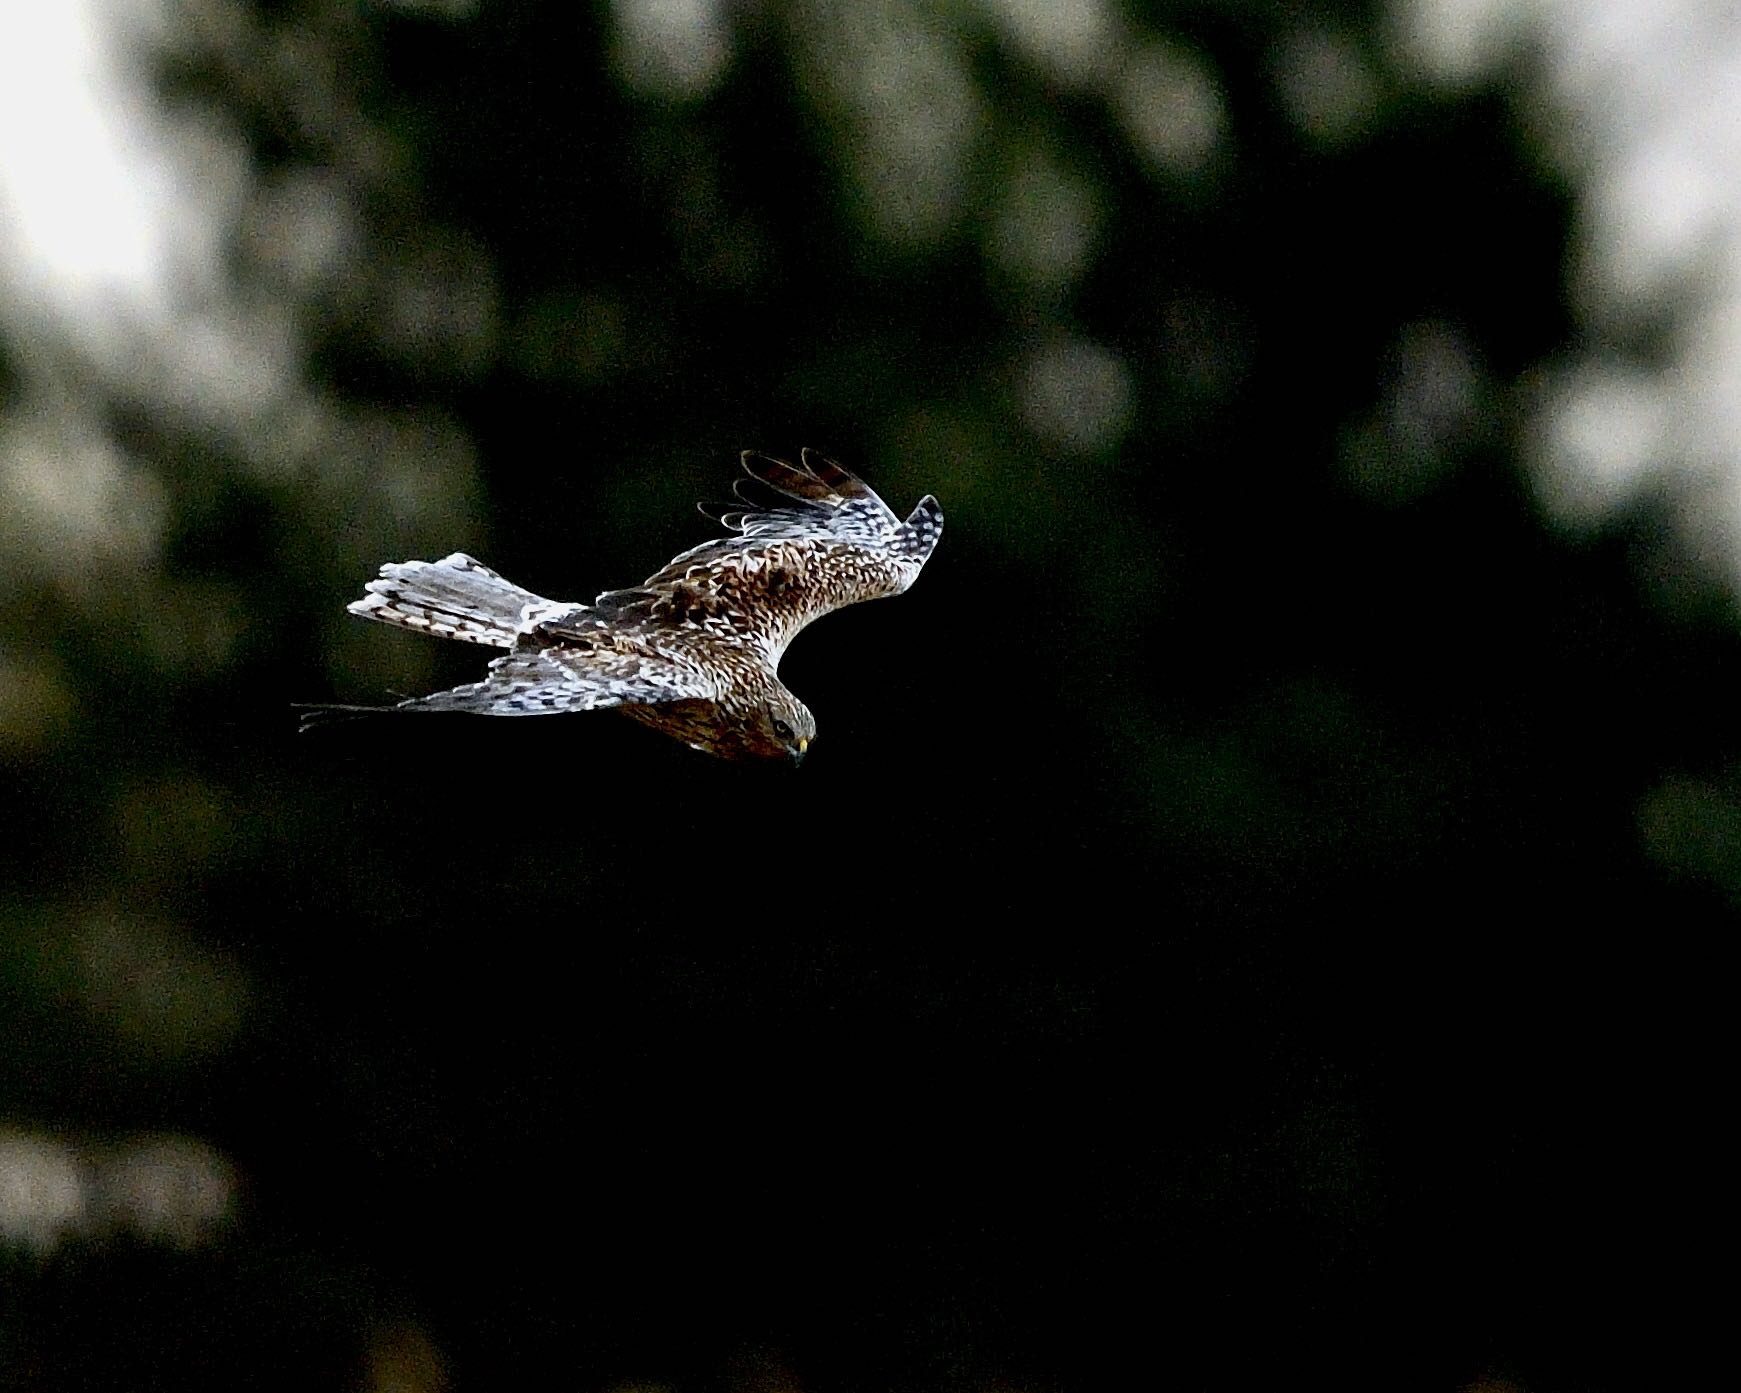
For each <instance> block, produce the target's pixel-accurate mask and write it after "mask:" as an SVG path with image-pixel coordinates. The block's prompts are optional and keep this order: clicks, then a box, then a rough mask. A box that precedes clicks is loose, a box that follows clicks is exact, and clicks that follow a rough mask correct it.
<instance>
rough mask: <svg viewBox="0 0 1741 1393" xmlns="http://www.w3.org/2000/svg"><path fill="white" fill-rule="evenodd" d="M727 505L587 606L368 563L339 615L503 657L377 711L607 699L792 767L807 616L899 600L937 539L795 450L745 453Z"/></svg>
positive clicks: (925, 515) (585, 705) (925, 503)
mask: <svg viewBox="0 0 1741 1393" xmlns="http://www.w3.org/2000/svg"><path fill="white" fill-rule="evenodd" d="M743 467H744V471H745V474H746V476H747V477H745V478H741V479H739V480H738V481H737V483H736V485H735V486H734V488H733V492H734V493H735V494H736V495H737V499H738V501H737V502H735V503H732V504H728V505H713V504H707V503H703V504H702V505H701V510H702V512H704V513H706V514H707V515H708V516H709V517H712V518H715V519H717V520H718V521H719V522H720V523H722V524H723V525H724V526H725V527H726V528H727V529H728V530H729V531H730V532H731V533H732V534H733V535H731V536H729V537H721V538H718V539H716V540H714V541H711V542H703V543H702V544H701V545H700V546H698V547H692V548H691V549H690V550H688V551H686V552H683V553H682V554H681V555H679V556H676V557H674V558H672V560H671V562H670V563H669V564H668V565H666V566H665V567H664V568H662V569H661V570H659V571H656V572H655V573H654V574H652V575H650V576H648V577H647V579H646V580H644V581H642V582H641V584H639V585H637V586H634V587H632V588H630V589H627V590H607V591H605V592H604V594H602V595H600V596H599V597H598V598H597V599H595V600H594V601H593V602H592V603H591V604H580V603H574V602H564V601H558V600H546V599H542V598H540V597H539V596H537V595H534V594H532V593H531V592H530V591H529V590H522V589H521V588H520V587H519V586H517V585H515V584H513V583H512V582H510V581H506V580H503V579H502V577H501V576H499V575H497V574H496V573H495V572H494V571H492V570H491V569H490V568H489V567H488V566H485V565H483V564H482V563H481V562H479V561H475V560H473V559H472V558H471V557H469V556H467V555H466V554H465V553H464V552H454V553H453V554H452V555H451V556H444V557H443V558H442V559H441V560H439V561H401V562H395V563H392V564H389V565H386V566H383V567H381V574H380V577H379V578H378V579H376V580H372V581H370V582H369V583H368V585H367V586H366V587H365V589H366V590H367V591H368V593H367V594H365V595H364V596H363V598H362V599H360V600H358V601H356V602H355V603H354V604H352V605H350V606H349V607H348V608H349V610H350V612H351V613H352V614H357V615H361V616H362V617H363V618H364V619H374V620H377V621H378V622H380V623H383V624H395V625H398V626H399V627H400V628H405V629H415V630H417V631H419V632H420V633H426V634H434V635H436V636H437V637H438V638H451V639H460V640H462V641H464V642H467V643H481V644H485V645H487V646H489V647H492V648H502V649H506V650H507V651H506V652H505V653H504V654H503V655H502V656H501V657H499V658H497V659H495V660H494V661H493V662H491V664H490V667H489V675H488V676H486V677H485V678H484V680H483V681H481V682H472V683H469V684H467V685H466V686H463V687H454V688H452V689H451V690H449V691H445V692H436V693H434V694H433V695H431V696H424V697H413V698H411V699H409V700H407V701H401V702H400V703H398V705H396V706H388V707H331V706H328V707H318V708H316V709H315V711H314V713H313V716H312V719H316V720H318V719H319V717H320V716H321V715H322V714H325V713H336V712H351V711H369V710H381V711H469V712H473V713H475V714H478V715H484V716H543V715H550V714H554V713H558V712H563V711H592V710H596V709H599V708H603V707H615V708H617V709H618V710H620V711H622V712H623V713H624V714H625V715H628V716H632V717H633V718H634V719H635V720H637V721H640V722H641V723H642V724H644V725H649V726H652V727H653V729H655V730H662V731H664V732H665V733H666V734H667V735H673V736H675V737H676V738H677V739H679V740H681V741H683V742H684V743H685V744H687V745H690V746H692V747H693V748H695V749H697V750H703V751H705V752H707V753H708V754H712V755H719V756H721V757H723V758H726V759H785V760H792V761H797V760H800V759H802V758H803V757H804V754H805V752H806V751H807V750H808V749H809V748H810V742H811V741H812V740H814V739H815V738H816V718H815V717H813V716H812V715H811V714H810V711H809V709H808V708H807V707H806V706H805V705H804V703H803V702H801V701H799V700H798V698H797V697H795V696H793V695H792V693H791V692H789V691H787V690H786V687H785V685H784V684H783V683H782V682H781V681H780V678H779V676H778V669H779V666H780V658H781V656H782V655H783V654H784V653H785V651H786V646H787V645H788V644H789V643H791V641H792V639H793V637H794V636H795V635H796V634H797V633H798V631H799V630H800V629H802V628H803V627H804V626H805V625H806V624H808V623H810V621H811V620H813V619H819V618H820V617H821V616H823V615H824V614H827V613H828V612H829V611H830V610H835V609H839V608H841V607H842V606H843V605H850V604H856V603H858V602H859V601H860V600H875V599H879V598H881V597H882V596H884V595H898V594H900V593H901V592H902V591H903V590H905V589H906V588H907V587H908V586H909V585H911V584H912V583H913V581H914V580H915V579H916V578H917V577H918V574H919V572H920V570H921V569H922V568H923V567H924V565H925V562H926V561H927V560H928V559H929V558H930V556H931V552H932V550H933V549H934V548H935V547H936V545H937V540H938V538H939V537H941V536H942V535H943V510H942V508H940V507H939V506H938V504H937V500H936V499H935V498H933V497H931V496H929V495H927V496H926V497H925V498H923V499H921V500H920V502H919V506H918V507H916V508H915V509H913V511H912V513H911V514H910V515H909V516H908V517H907V520H906V521H905V522H903V521H901V519H900V518H898V517H896V516H895V514H894V513H893V512H891V511H890V510H889V507H888V505H887V504H886V503H884V502H883V500H882V499H880V498H878V497H877V496H876V494H875V493H873V492H872V491H871V489H870V488H869V487H867V486H866V485H865V484H864V483H863V482H862V481H861V480H859V479H858V478H857V477H856V476H854V475H853V474H852V473H850V472H849V471H847V470H846V469H844V468H842V467H841V466H840V465H838V464H836V463H834V462H833V461H832V460H828V459H824V458H823V457H822V456H821V455H819V454H817V453H816V452H815V451H814V450H805V451H804V452H803V453H802V454H801V455H800V456H799V463H798V464H788V463H786V462H785V461H784V460H777V459H774V458H772V457H771V456H768V455H763V454H758V453H756V452H755V451H753V450H746V451H745V452H744V454H743Z"/></svg>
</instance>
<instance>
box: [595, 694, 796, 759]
mask: <svg viewBox="0 0 1741 1393" xmlns="http://www.w3.org/2000/svg"><path fill="white" fill-rule="evenodd" d="M623 711H624V713H625V714H627V715H630V716H633V717H634V718H635V719H636V720H638V721H640V722H641V723H642V724H643V725H649V726H652V727H653V728H654V729H655V730H662V731H664V732H665V734H667V735H674V736H676V737H677V738H678V739H679V740H681V741H682V742H683V743H684V744H686V745H688V746H690V747H691V748H693V749H697V750H701V751H703V752H704V753H706V754H710V755H718V756H719V757H720V758H721V759H742V760H784V761H786V762H788V763H791V764H797V763H798V762H799V761H800V760H802V759H803V758H804V755H805V753H806V752H807V751H808V750H809V748H810V742H811V741H812V740H814V739H815V738H816V717H814V716H812V715H811V714H810V709H809V707H807V706H805V705H804V703H803V702H801V701H799V700H798V698H797V697H795V696H793V695H792V693H790V692H789V691H787V690H786V689H785V687H783V686H780V685H779V684H778V683H776V684H775V685H774V686H773V687H772V688H771V689H770V690H767V691H765V692H760V693H757V694H756V697H755V698H754V699H753V700H750V701H745V702H741V703H729V704H728V703H725V702H712V701H677V702H661V703H658V704H655V705H651V706H625V707H624V708H623Z"/></svg>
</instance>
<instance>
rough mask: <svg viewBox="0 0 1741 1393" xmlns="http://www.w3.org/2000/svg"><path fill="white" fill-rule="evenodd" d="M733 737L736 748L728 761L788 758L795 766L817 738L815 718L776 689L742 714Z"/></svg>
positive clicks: (718, 751)
mask: <svg viewBox="0 0 1741 1393" xmlns="http://www.w3.org/2000/svg"><path fill="white" fill-rule="evenodd" d="M736 735H737V741H736V745H737V748H736V749H734V750H733V751H731V752H730V754H729V756H728V757H730V758H737V759H746V758H747V759H787V760H791V762H792V763H793V764H797V763H799V762H800V761H801V760H802V759H803V758H804V756H805V754H806V753H807V752H808V751H809V749H810V742H811V741H812V740H814V739H815V738H816V717H814V716H812V715H811V714H810V708H809V707H807V706H806V705H805V704H804V703H803V702H801V701H799V700H798V698H797V697H795V696H793V695H792V693H790V692H789V691H787V690H786V689H785V688H784V687H777V688H776V689H775V690H774V691H773V692H772V693H771V694H770V695H769V697H768V700H767V701H765V702H763V703H762V704H760V705H759V706H755V707H752V708H750V709H749V710H748V711H746V712H745V713H744V715H743V718H742V719H741V720H740V721H739V722H738V723H737V730H736ZM714 753H716V754H726V753H727V752H726V751H725V750H723V749H722V750H716V751H715V752H714Z"/></svg>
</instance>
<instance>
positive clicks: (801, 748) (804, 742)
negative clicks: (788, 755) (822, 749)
mask: <svg viewBox="0 0 1741 1393" xmlns="http://www.w3.org/2000/svg"><path fill="white" fill-rule="evenodd" d="M809 753H810V739H809V737H808V736H804V735H800V736H799V737H798V753H797V754H795V755H793V756H792V763H794V764H802V763H803V762H804V756H805V755H807V754H809Z"/></svg>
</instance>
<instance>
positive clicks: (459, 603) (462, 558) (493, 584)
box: [347, 551, 546, 648]
mask: <svg viewBox="0 0 1741 1393" xmlns="http://www.w3.org/2000/svg"><path fill="white" fill-rule="evenodd" d="M364 589H366V590H367V591H368V592H369V593H368V594H367V595H365V596H363V598H362V599H360V600H358V601H356V602H355V603H354V604H351V605H349V606H347V608H348V609H349V610H350V612H351V613H352V614H357V615H361V616H362V617H363V618H364V619H374V620H378V621H379V622H380V623H383V624H396V625H398V626H399V627H400V628H402V629H415V630H417V631H418V632H419V633H425V634H434V635H435V636H436V637H437V638H456V639H461V640H463V641H464V642H466V643H483V644H488V645H489V646H490V647H492V648H512V647H513V646H514V635H515V632H516V631H517V630H518V629H519V627H520V620H521V617H522V615H523V614H524V612H525V608H526V606H527V605H537V604H543V603H546V602H545V601H543V600H540V599H539V597H538V596H536V595H534V594H533V593H532V592H531V591H530V590H522V589H521V588H520V587H519V586H517V585H515V584H513V583H512V582H511V581H506V580H503V579H502V578H501V577H500V576H499V575H497V574H496V573H495V572H494V571H492V570H491V569H490V568H489V567H488V566H486V565H484V564H483V563H482V562H481V561H475V560H473V559H472V558H471V557H469V556H467V555H466V554H465V553H464V552H462V551H456V552H454V553H453V555H451V556H444V557H442V558H441V560H439V561H397V562H392V563H390V564H388V565H386V566H383V567H381V575H380V579H378V580H372V581H370V582H369V583H368V585H366V586H365V587H364Z"/></svg>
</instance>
